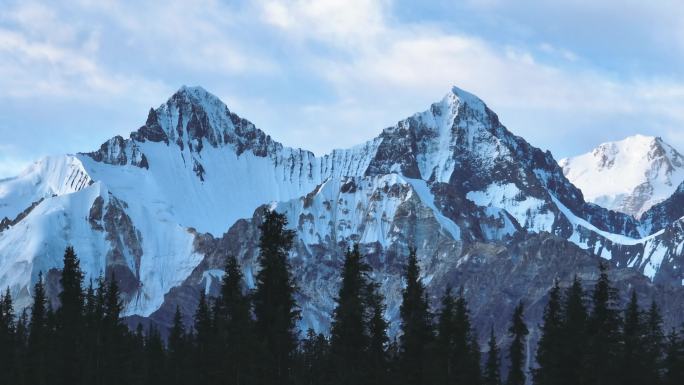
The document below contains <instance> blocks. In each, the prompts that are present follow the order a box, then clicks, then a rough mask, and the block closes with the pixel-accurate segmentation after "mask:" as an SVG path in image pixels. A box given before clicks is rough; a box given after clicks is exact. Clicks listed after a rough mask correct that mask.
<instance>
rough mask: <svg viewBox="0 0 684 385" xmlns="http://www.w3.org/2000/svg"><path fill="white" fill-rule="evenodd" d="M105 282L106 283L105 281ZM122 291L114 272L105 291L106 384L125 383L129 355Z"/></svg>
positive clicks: (104, 349) (103, 323) (104, 377)
mask: <svg viewBox="0 0 684 385" xmlns="http://www.w3.org/2000/svg"><path fill="white" fill-rule="evenodd" d="M103 284H104V283H103ZM122 309H123V304H122V303H121V292H120V291H119V285H118V283H117V281H116V277H115V276H114V274H112V276H111V278H110V280H109V282H108V284H107V286H106V290H105V292H104V306H103V317H102V326H101V327H102V330H101V333H102V341H103V344H102V345H103V346H102V361H103V362H102V370H101V373H102V379H103V383H104V384H111V385H117V384H121V383H124V382H125V381H124V375H125V374H126V372H125V370H124V368H125V363H126V360H127V359H128V358H129V355H128V354H127V352H126V349H127V337H128V333H127V332H128V329H126V326H125V325H123V323H122V322H121V311H122Z"/></svg>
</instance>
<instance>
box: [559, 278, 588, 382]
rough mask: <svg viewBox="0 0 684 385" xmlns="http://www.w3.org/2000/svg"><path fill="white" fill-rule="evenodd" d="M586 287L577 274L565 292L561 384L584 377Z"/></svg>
mask: <svg viewBox="0 0 684 385" xmlns="http://www.w3.org/2000/svg"><path fill="white" fill-rule="evenodd" d="M584 295H585V294H584V289H583V288H582V282H581V281H580V279H579V278H578V277H577V276H575V277H574V279H573V281H572V285H571V286H570V287H569V288H568V289H567V290H566V292H565V300H564V302H563V309H562V313H563V315H564V317H563V318H564V319H563V325H562V326H561V331H560V338H561V342H560V345H561V346H562V347H563V349H562V356H563V359H562V362H563V365H562V366H561V367H560V371H561V374H560V376H559V378H558V379H559V380H560V381H559V384H562V385H576V384H578V383H580V379H581V378H583V372H582V371H583V365H584V362H585V359H584V356H585V354H586V345H587V331H586V328H587V318H588V315H587V308H586V306H585V303H584Z"/></svg>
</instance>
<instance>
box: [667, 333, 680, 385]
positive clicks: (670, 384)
mask: <svg viewBox="0 0 684 385" xmlns="http://www.w3.org/2000/svg"><path fill="white" fill-rule="evenodd" d="M663 366H664V369H665V370H664V373H663V385H681V384H682V383H684V341H682V340H681V339H680V336H679V334H678V333H677V331H676V330H675V329H674V328H673V329H672V331H671V332H670V333H669V334H668V335H667V342H666V345H665V360H664V362H663Z"/></svg>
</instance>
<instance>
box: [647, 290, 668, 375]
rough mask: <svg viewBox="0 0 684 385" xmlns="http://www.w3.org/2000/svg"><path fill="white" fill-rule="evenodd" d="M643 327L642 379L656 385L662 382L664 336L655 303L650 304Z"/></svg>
mask: <svg viewBox="0 0 684 385" xmlns="http://www.w3.org/2000/svg"><path fill="white" fill-rule="evenodd" d="M644 327H645V332H644V337H643V339H644V345H645V348H644V353H643V357H642V358H643V359H644V361H643V362H644V372H645V373H644V378H646V379H648V380H649V381H651V383H654V384H656V383H660V382H661V381H662V378H661V377H662V367H663V358H664V347H665V336H664V335H663V318H662V316H661V315H660V309H658V305H657V304H656V302H655V301H652V302H651V306H650V307H649V309H648V312H647V313H646V320H645V325H644Z"/></svg>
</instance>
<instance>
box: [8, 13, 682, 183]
mask: <svg viewBox="0 0 684 385" xmlns="http://www.w3.org/2000/svg"><path fill="white" fill-rule="evenodd" d="M649 3H650V4H651V5H649ZM652 4H655V3H654V2H646V1H632V0H620V1H618V0H602V1H601V0H593V1H589V0H569V1H534V0H518V1H504V0H480V1H474V0H470V1H469V0H464V1H442V0H436V1H420V2H416V1H390V0H381V1H372V0H330V1H259V0H256V1H249V2H240V1H223V2H222V1H210V0H199V1H192V2H176V1H172V0H167V1H159V2H148V3H145V4H142V2H138V1H131V2H120V1H107V0H104V1H103V0H99V1H86V0H83V1H68V2H63V3H62V2H58V1H45V2H39V1H38V2H37V1H31V0H24V1H14V0H0V137H1V138H2V139H1V140H0V177H4V176H10V175H13V174H17V173H18V172H19V170H20V169H21V168H22V167H24V166H25V165H26V164H28V163H29V162H31V161H33V160H35V159H37V158H39V157H41V156H44V155H48V154H59V153H73V152H78V151H88V150H92V149H95V148H97V147H99V144H100V143H102V142H103V141H105V140H106V139H108V138H109V137H111V136H113V135H116V134H122V135H127V134H128V133H129V132H130V131H132V130H135V129H136V128H137V127H139V126H140V125H141V124H142V123H143V122H144V120H145V118H146V116H147V111H148V110H149V108H150V107H153V106H154V107H156V106H158V105H160V104H161V103H163V102H164V101H165V100H166V99H167V98H168V97H169V96H170V95H171V94H172V93H173V92H174V91H175V90H177V89H178V88H180V86H181V85H184V84H185V85H201V86H203V87H204V88H206V89H207V90H209V91H210V92H212V93H214V94H216V95H218V96H219V97H220V98H222V99H223V100H224V101H225V102H226V103H227V104H228V106H229V108H230V109H231V110H232V111H234V112H236V113H238V114H239V115H241V116H243V117H245V118H247V119H249V120H251V121H253V122H254V123H255V124H256V125H257V126H258V127H260V128H262V129H264V130H265V131H266V132H267V133H269V134H271V135H272V136H273V137H274V138H276V139H277V140H280V141H281V142H283V143H285V144H287V145H292V146H297V147H304V148H308V149H310V150H312V151H314V152H316V153H317V154H321V153H324V152H327V151H328V150H330V149H332V148H339V147H347V146H350V145H353V144H357V143H359V142H362V141H364V140H366V139H369V138H371V137H373V136H375V135H377V133H378V132H379V131H380V130H381V129H382V128H384V127H387V126H389V125H392V124H394V123H395V122H396V121H398V120H400V119H402V118H404V117H406V116H409V115H411V114H413V113H414V112H417V111H422V110H425V109H426V108H427V107H428V106H429V104H430V103H432V102H434V101H437V100H439V99H440V98H441V97H442V96H443V95H444V94H445V93H446V92H447V91H448V90H449V88H450V86H451V85H458V86H459V87H461V88H463V89H466V90H468V91H470V92H473V93H475V94H477V95H478V96H480V97H481V98H482V99H483V100H484V101H485V102H486V103H487V104H488V105H489V106H490V107H491V108H492V109H493V110H494V111H496V112H497V113H498V114H499V117H500V119H501V121H502V122H503V123H504V124H505V125H506V126H507V127H508V128H509V129H510V130H512V131H513V132H515V133H516V134H518V135H521V136H524V137H525V138H526V139H527V140H528V141H530V142H531V143H532V144H534V145H536V146H538V147H541V148H543V149H549V150H551V151H552V152H553V153H554V155H555V156H556V158H560V157H564V156H568V155H574V154H578V153H581V152H585V151H588V150H590V149H591V148H593V147H595V146H596V145H597V144H599V143H601V142H604V141H608V140H617V139H621V138H623V137H625V136H628V135H632V134H636V133H642V134H647V135H658V136H662V137H663V138H664V139H665V140H666V141H668V142H670V143H671V144H672V145H674V146H675V147H676V148H679V149H681V150H684V72H683V70H682V69H683V68H684V23H682V22H681V20H684V5H681V4H678V2H677V1H668V0H661V1H658V2H657V6H655V5H652Z"/></svg>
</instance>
